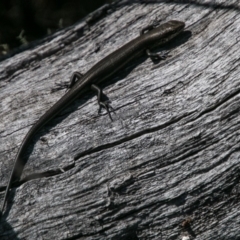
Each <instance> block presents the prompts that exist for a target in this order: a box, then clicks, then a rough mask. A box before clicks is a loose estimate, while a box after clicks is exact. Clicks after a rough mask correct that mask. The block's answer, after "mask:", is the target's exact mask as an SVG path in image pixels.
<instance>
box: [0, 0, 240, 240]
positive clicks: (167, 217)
mask: <svg viewBox="0 0 240 240" xmlns="http://www.w3.org/2000/svg"><path fill="white" fill-rule="evenodd" d="M132 2H133V1H120V2H119V3H115V4H113V5H108V6H107V7H105V8H104V11H102V12H103V13H104V14H103V15H102V14H100V15H94V14H93V15H92V16H97V17H98V21H97V22H93V21H91V19H90V20H89V18H86V19H83V20H82V21H81V22H79V23H78V24H76V25H74V26H72V27H70V28H67V29H64V30H62V31H59V32H57V33H55V34H54V35H52V36H51V37H48V38H46V39H44V40H41V41H40V42H38V43H35V46H34V47H33V46H32V47H30V48H29V49H26V50H25V51H22V52H20V53H18V54H16V55H14V56H12V57H10V58H8V59H5V60H4V61H2V62H1V63H0V79H1V81H0V102H1V105H0V120H1V121H0V156H1V157H0V169H1V181H0V184H1V185H0V191H1V194H0V201H1V203H2V201H3V196H4V191H5V187H6V185H7V182H8V179H9V176H10V172H11V170H12V167H13V162H14V157H15V155H16V152H17V150H18V147H19V145H20V143H21V141H22V140H23V138H24V136H25V134H26V133H27V131H28V130H29V128H30V127H31V126H32V124H33V123H34V122H35V121H37V120H38V118H39V117H40V116H41V115H42V114H43V113H44V112H45V111H46V110H47V109H49V108H50V107H51V106H52V105H53V104H54V103H55V102H56V101H57V100H58V99H59V98H61V96H62V95H63V94H64V93H65V91H64V90H62V91H56V92H51V89H52V88H54V87H56V83H61V82H66V81H69V78H70V76H71V74H72V72H74V71H81V72H82V73H84V72H86V71H87V70H88V69H89V68H91V66H93V65H94V64H95V63H96V62H97V61H99V60H101V59H102V58H103V57H104V56H106V55H108V54H109V53H110V52H111V51H113V50H115V49H117V48H119V47H120V46H121V45H123V44H124V43H126V42H128V41H129V40H131V39H133V38H135V37H136V36H137V35H138V34H139V31H140V30H141V29H142V28H143V27H145V26H146V25H148V24H149V23H151V22H152V21H153V20H155V19H156V18H157V19H158V20H160V22H165V21H167V20H170V19H176V20H181V21H184V22H186V26H187V28H186V31H185V32H184V33H183V34H182V35H181V36H180V37H179V38H177V39H175V40H174V41H173V42H172V43H171V44H169V45H167V46H166V49H167V50H170V55H171V57H169V58H167V59H166V60H164V61H161V62H159V63H157V64H153V63H152V61H151V60H150V59H147V58H146V57H141V58H139V59H137V60H136V61H134V62H132V63H131V64H130V65H129V66H128V67H127V68H125V69H123V70H122V71H121V72H120V73H118V74H117V75H116V76H115V77H114V78H112V79H109V80H108V81H107V82H106V83H104V84H103V85H102V86H103V87H104V92H105V94H106V95H107V96H108V97H109V98H110V99H111V101H112V106H113V107H114V108H115V114H113V118H114V121H113V122H111V121H110V119H109V118H108V116H107V114H106V113H105V112H104V111H103V112H102V114H101V115H98V113H97V111H98V105H97V103H96V96H95V93H92V92H91V91H89V92H87V93H86V95H85V96H84V97H82V98H81V99H79V100H77V101H76V102H75V103H74V104H73V105H72V106H70V107H69V108H67V109H66V110H64V111H63V112H62V113H61V114H59V115H58V116H57V117H55V118H54V119H53V120H52V121H51V122H49V124H48V125H47V126H46V127H45V128H44V129H42V130H41V131H40V132H39V134H37V135H36V138H35V139H34V140H33V142H32V144H31V146H29V150H28V152H26V164H25V166H24V170H23V172H22V175H21V180H20V181H19V182H16V183H15V185H14V187H13V188H12V190H11V193H10V196H9V200H8V204H7V208H6V212H5V213H4V214H3V216H2V218H1V220H0V239H193V238H194V239H239V236H240V223H239V222H240V207H239V196H240V194H239V188H240V186H239V178H240V171H239V167H240V161H239V160H240V151H239V149H240V147H239V146H240V145H239V144H240V137H239V134H240V130H239V129H240V116H239V115H240V113H239V110H240V107H239V106H240V85H239V81H240V80H239V76H240V74H239V72H240V68H239V56H240V43H239V41H240V36H239V27H240V20H239V10H240V7H239V3H238V2H237V0H235V1H232V3H231V5H227V4H228V2H226V5H223V4H221V5H220V3H221V2H222V1H219V3H218V1H214V2H212V3H211V2H210V1H198V2H197V1H195V2H194V3H193V1H174V3H170V2H169V1H151V2H150V1H149V2H148V3H149V4H147V2H145V4H144V3H142V2H140V1H134V2H135V3H134V4H132ZM106 9H108V10H109V11H107V13H106ZM89 23H91V24H92V25H91V26H90V27H89ZM190 33H191V34H190Z"/></svg>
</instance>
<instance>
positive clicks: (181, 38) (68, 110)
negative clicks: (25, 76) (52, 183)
mask: <svg viewBox="0 0 240 240" xmlns="http://www.w3.org/2000/svg"><path fill="white" fill-rule="evenodd" d="M190 37H191V32H190V31H183V32H182V33H181V34H180V35H179V37H178V38H176V39H173V40H171V41H170V42H169V43H167V44H165V45H164V46H163V47H159V48H156V49H154V52H159V51H161V50H163V49H164V50H166V51H169V50H171V49H173V48H176V47H178V46H180V45H182V44H183V43H185V42H187V41H188V39H189V38H190ZM147 58H148V57H147V56H142V57H139V58H138V59H135V60H133V61H132V64H131V65H129V66H128V67H125V68H123V70H122V71H119V72H117V73H116V74H114V75H113V76H112V77H110V78H109V79H107V80H106V81H105V82H104V83H101V87H102V88H103V89H104V87H106V86H109V85H111V84H114V83H116V82H117V81H119V80H121V79H124V78H125V77H126V76H127V75H128V74H129V73H130V72H131V71H132V70H133V69H134V68H136V66H138V65H140V64H142V63H143V62H145V61H146V59H147ZM160 61H161V62H163V64H164V60H160ZM154 63H155V64H156V63H159V61H155V62H154ZM83 92H84V93H85V94H84V95H82V97H81V98H79V99H77V100H75V101H74V102H73V103H72V104H71V105H70V106H68V107H67V108H66V109H64V110H62V111H61V112H60V113H59V114H58V115H57V116H56V117H54V118H53V119H52V120H51V121H50V122H49V123H47V124H46V125H45V126H44V127H43V128H42V129H41V130H40V131H39V132H38V133H37V134H36V135H35V137H33V139H32V141H31V143H30V144H29V146H28V148H27V151H26V153H25V154H24V157H23V161H22V163H21V166H20V169H19V171H18V173H19V176H20V175H21V174H22V171H23V168H24V166H25V164H26V162H27V161H28V158H29V156H30V155H31V153H32V151H33V148H34V145H35V144H36V142H37V141H38V140H39V139H40V137H41V136H43V135H45V134H46V133H48V132H50V130H51V129H52V127H54V126H56V125H57V124H59V123H60V122H61V121H62V120H63V119H65V118H67V117H68V116H69V115H70V114H71V113H72V112H74V111H76V110H77V109H78V108H79V106H81V105H83V104H84V103H86V102H87V100H88V99H89V98H92V97H94V96H96V93H95V92H94V91H92V90H91V89H90V88H89V89H87V90H84V91H83ZM105 99H108V97H107V96H106V95H105ZM96 104H97V103H96ZM106 114H107V113H106ZM64 170H67V169H64ZM58 172H59V173H60V172H61V170H60V169H57V170H49V171H45V172H42V173H37V174H31V175H28V176H26V177H24V178H22V179H20V180H17V181H13V183H12V184H11V190H10V192H9V197H8V200H10V199H13V198H14V195H15V191H16V187H18V186H20V185H22V184H23V183H24V182H27V181H29V180H32V179H36V178H42V177H48V176H53V175H56V174H58ZM11 205H12V204H11V203H10V201H7V203H6V211H5V213H4V215H3V216H7V215H8V213H9V210H10V207H11Z"/></svg>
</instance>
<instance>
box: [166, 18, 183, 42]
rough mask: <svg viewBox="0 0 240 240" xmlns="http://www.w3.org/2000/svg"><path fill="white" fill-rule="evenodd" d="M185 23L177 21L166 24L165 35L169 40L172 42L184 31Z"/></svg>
mask: <svg viewBox="0 0 240 240" xmlns="http://www.w3.org/2000/svg"><path fill="white" fill-rule="evenodd" d="M184 27H185V23H184V22H181V21H177V20H171V21H169V22H167V23H165V35H166V38H168V40H171V39H172V38H174V37H175V36H177V35H178V34H179V33H181V32H182V31H183V29H184Z"/></svg>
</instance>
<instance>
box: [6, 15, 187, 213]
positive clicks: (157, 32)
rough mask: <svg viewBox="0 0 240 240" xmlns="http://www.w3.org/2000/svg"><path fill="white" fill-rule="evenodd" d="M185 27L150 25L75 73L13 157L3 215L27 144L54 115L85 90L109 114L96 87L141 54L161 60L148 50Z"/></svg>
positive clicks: (19, 172)
mask: <svg viewBox="0 0 240 240" xmlns="http://www.w3.org/2000/svg"><path fill="white" fill-rule="evenodd" d="M184 27H185V24H184V22H181V21H176V20H172V21H169V22H166V23H164V24H162V25H160V26H155V25H150V26H148V27H146V28H144V29H143V30H142V31H141V32H140V36H139V37H137V38H135V39H133V40H132V41H130V42H128V43H127V44H125V45H124V46H122V47H120V48H119V49H117V50H116V51H114V52H112V53H111V54H109V55H108V56H106V57H105V58H103V59H102V60H101V61H99V62H98V63H97V64H95V65H94V66H93V67H92V68H91V69H90V70H89V71H88V72H87V73H86V74H84V75H82V74H81V73H80V72H74V73H73V75H72V77H71V81H70V85H69V88H70V89H69V91H68V92H67V93H66V94H65V95H64V96H63V97H62V98H61V99H60V100H58V101H57V102H56V103H55V104H54V105H53V106H52V107H51V108H50V109H49V110H48V111H47V112H46V113H45V114H44V115H42V117H40V118H39V119H38V121H37V122H36V123H35V124H34V125H33V126H32V127H31V129H30V130H29V132H28V133H27V135H26V136H25V138H24V139H23V141H22V143H21V145H20V147H19V150H18V153H17V155H16V157H15V162H14V166H13V170H12V173H11V176H10V178H9V182H8V185H7V188H6V191H5V196H4V200H3V204H2V212H3V211H4V207H5V204H6V201H7V198H8V194H9V190H10V187H11V184H12V182H13V180H14V179H19V178H20V174H21V171H22V168H23V155H24V152H25V151H26V149H27V147H28V145H29V142H30V140H31V139H32V138H33V136H34V135H35V134H36V132H37V131H38V130H39V129H40V128H41V127H43V126H44V125H45V124H46V123H47V122H48V121H50V120H51V119H52V118H53V117H54V116H55V115H56V114H58V113H59V112H60V111H62V110H63V109H64V108H66V107H67V106H68V105H69V104H70V103H72V102H73V101H74V100H75V99H76V98H78V97H79V96H81V94H83V90H85V89H86V88H88V87H89V88H90V87H91V88H92V89H95V90H97V91H98V103H99V104H100V105H101V106H103V107H105V108H106V110H107V111H108V113H109V110H108V108H109V106H108V104H107V103H105V102H103V101H101V97H102V96H101V90H100V89H99V88H98V87H97V86H96V85H95V84H96V83H99V82H102V81H103V80H105V79H106V78H107V77H110V76H112V75H113V74H114V73H115V72H117V71H118V70H119V69H121V68H122V67H123V66H125V65H126V64H127V63H128V62H129V61H131V60H132V59H133V58H135V57H137V56H139V55H140V54H143V53H144V52H145V53H146V54H147V55H148V56H149V57H151V58H152V59H161V58H162V56H161V55H159V54H156V53H152V52H151V51H150V49H152V48H153V47H156V46H159V45H162V44H165V43H167V42H169V41H170V40H171V39H172V38H174V37H175V36H177V35H178V34H179V33H180V32H182V31H183V29H184Z"/></svg>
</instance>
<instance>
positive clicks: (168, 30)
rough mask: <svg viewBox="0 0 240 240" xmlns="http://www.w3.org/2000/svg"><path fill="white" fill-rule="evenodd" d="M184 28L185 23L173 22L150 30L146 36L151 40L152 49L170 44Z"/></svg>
mask: <svg viewBox="0 0 240 240" xmlns="http://www.w3.org/2000/svg"><path fill="white" fill-rule="evenodd" d="M184 27H185V23H184V22H181V21H177V20H171V21H169V22H166V23H164V24H162V25H160V26H159V27H156V28H154V29H152V30H150V31H149V32H147V33H146V35H148V36H149V38H150V39H151V40H150V41H149V44H150V48H152V47H155V46H158V45H162V44H164V43H167V42H169V41H170V40H171V39H173V38H174V37H176V36H177V35H178V34H179V33H181V32H182V31H183V29H184ZM146 37H147V36H146ZM151 43H152V46H151Z"/></svg>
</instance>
